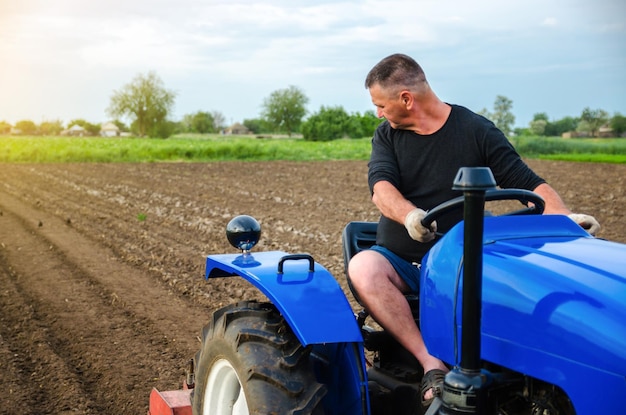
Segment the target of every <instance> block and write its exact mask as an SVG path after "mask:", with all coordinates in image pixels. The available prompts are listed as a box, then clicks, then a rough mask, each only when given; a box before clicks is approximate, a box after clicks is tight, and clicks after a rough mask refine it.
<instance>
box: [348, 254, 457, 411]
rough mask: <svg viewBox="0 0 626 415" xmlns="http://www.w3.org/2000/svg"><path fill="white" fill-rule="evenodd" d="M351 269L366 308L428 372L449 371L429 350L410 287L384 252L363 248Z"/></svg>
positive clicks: (353, 280) (356, 288)
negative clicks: (411, 301)
mask: <svg viewBox="0 0 626 415" xmlns="http://www.w3.org/2000/svg"><path fill="white" fill-rule="evenodd" d="M348 272H349V275H350V280H351V282H352V285H353V286H354V288H355V290H356V291H357V292H358V294H359V298H360V299H361V302H362V303H363V306H364V307H365V309H366V310H367V311H368V312H369V313H370V315H371V316H372V317H373V318H374V320H376V321H377V322H378V324H380V325H381V326H382V327H383V328H384V329H385V330H387V331H388V332H389V333H390V334H391V335H392V336H393V337H394V338H395V339H396V340H397V341H398V342H399V343H400V344H401V345H402V346H403V347H404V348H406V349H407V350H408V351H409V352H410V353H412V354H413V355H414V356H415V357H416V358H417V360H418V361H419V362H420V364H421V365H422V367H423V368H424V373H426V372H428V371H429V370H432V369H442V370H445V371H447V370H448V369H447V368H446V366H445V365H444V363H443V362H442V361H441V360H439V359H437V358H436V357H434V356H431V355H430V354H429V353H428V350H427V349H426V345H425V344H424V339H423V338H422V334H421V333H420V331H419V328H418V327H417V325H416V324H415V320H414V319H413V315H412V314H411V308H410V307H409V304H408V302H407V301H406V299H405V298H404V293H405V292H408V291H409V287H408V286H407V285H406V283H405V282H404V281H403V280H402V278H400V276H399V275H398V274H397V272H396V270H395V269H394V268H393V266H392V265H391V264H390V263H389V261H387V259H386V258H385V257H384V256H383V255H381V254H379V253H378V252H375V251H362V252H360V253H359V254H357V255H355V256H354V257H353V258H352V260H351V261H350V264H349V267H348ZM431 393H432V392H430V391H429V392H428V393H427V396H425V398H427V399H428V398H429V397H430V396H428V395H429V394H431Z"/></svg>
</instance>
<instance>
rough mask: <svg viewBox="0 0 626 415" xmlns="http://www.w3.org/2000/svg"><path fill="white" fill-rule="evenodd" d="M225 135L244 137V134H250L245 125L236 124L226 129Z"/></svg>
mask: <svg viewBox="0 0 626 415" xmlns="http://www.w3.org/2000/svg"><path fill="white" fill-rule="evenodd" d="M225 133H226V134H233V135H244V134H250V130H249V129H248V128H247V127H246V126H245V125H243V124H241V123H238V122H236V123H234V124H233V125H231V126H230V127H228V128H227V129H226V131H225Z"/></svg>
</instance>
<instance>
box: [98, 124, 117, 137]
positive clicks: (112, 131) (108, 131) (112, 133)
mask: <svg viewBox="0 0 626 415" xmlns="http://www.w3.org/2000/svg"><path fill="white" fill-rule="evenodd" d="M100 135H101V136H102V137H118V136H119V135H120V129H119V127H118V126H117V125H115V124H113V123H112V122H107V123H104V124H102V126H101V127H100Z"/></svg>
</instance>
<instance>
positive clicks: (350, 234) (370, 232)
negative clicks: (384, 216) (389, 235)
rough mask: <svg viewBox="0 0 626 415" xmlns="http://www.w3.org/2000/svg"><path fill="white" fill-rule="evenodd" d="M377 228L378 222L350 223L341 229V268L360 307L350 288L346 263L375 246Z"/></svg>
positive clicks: (356, 295) (359, 301)
mask: <svg viewBox="0 0 626 415" xmlns="http://www.w3.org/2000/svg"><path fill="white" fill-rule="evenodd" d="M377 228H378V222H350V223H348V224H347V225H346V227H345V228H343V232H342V233H341V241H342V243H343V268H344V272H345V274H346V280H347V281H348V287H350V292H351V293H352V296H353V297H354V298H355V299H356V301H357V302H358V303H359V304H361V305H363V304H362V303H361V300H360V299H359V296H358V294H357V293H356V290H355V289H354V287H353V286H352V282H351V281H350V275H348V263H349V262H350V259H352V257H353V256H354V255H356V254H358V253H359V252H361V251H363V250H364V249H368V248H370V247H371V246H372V245H375V244H376V229H377Z"/></svg>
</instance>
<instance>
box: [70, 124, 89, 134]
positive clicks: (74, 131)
mask: <svg viewBox="0 0 626 415" xmlns="http://www.w3.org/2000/svg"><path fill="white" fill-rule="evenodd" d="M86 133H87V131H85V129H84V128H83V127H81V126H80V125H78V124H74V125H72V128H70V129H69V130H67V135H71V136H73V137H82V136H84V135H85V134H86Z"/></svg>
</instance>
